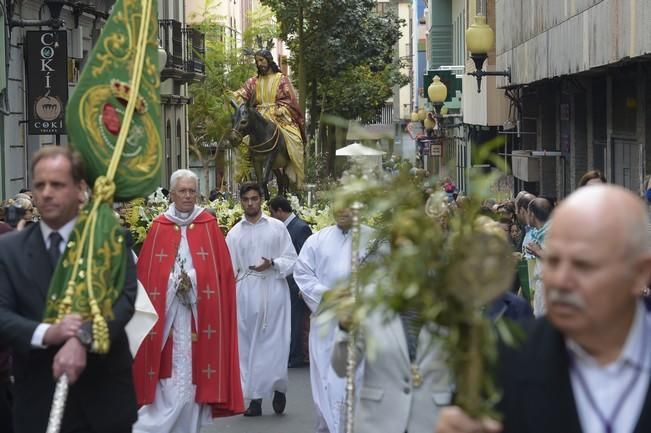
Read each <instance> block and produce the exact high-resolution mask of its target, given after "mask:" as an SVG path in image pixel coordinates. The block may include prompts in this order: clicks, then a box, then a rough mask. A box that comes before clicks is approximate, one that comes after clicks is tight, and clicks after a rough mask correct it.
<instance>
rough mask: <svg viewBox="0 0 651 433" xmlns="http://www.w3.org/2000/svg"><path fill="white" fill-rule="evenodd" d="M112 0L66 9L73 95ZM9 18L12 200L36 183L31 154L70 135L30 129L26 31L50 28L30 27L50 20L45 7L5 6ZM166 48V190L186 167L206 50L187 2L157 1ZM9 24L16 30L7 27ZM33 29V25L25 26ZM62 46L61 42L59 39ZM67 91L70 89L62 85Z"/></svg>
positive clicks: (6, 157)
mask: <svg viewBox="0 0 651 433" xmlns="http://www.w3.org/2000/svg"><path fill="white" fill-rule="evenodd" d="M113 4H114V1H113V0H97V1H95V2H93V4H90V3H85V2H76V3H72V2H66V3H65V4H64V5H63V8H62V10H61V14H60V18H61V19H62V20H63V25H62V26H61V27H60V28H59V29H58V30H60V31H64V32H65V44H66V50H65V52H66V53H65V59H60V58H59V59H58V61H60V62H62V65H63V66H62V67H61V69H63V70H64V71H65V74H64V75H65V76H66V79H65V82H66V83H67V90H68V94H72V92H73V91H74V89H75V86H76V83H77V80H78V79H79V75H80V72H81V69H82V68H83V65H84V62H85V59H86V57H87V56H88V54H89V52H90V51H91V49H92V47H93V45H94V43H95V42H96V41H97V39H98V38H99V35H100V32H101V30H102V27H103V25H104V23H105V22H106V19H107V18H108V15H109V13H110V10H111V7H112V6H113ZM3 12H4V13H5V15H6V16H5V17H4V18H5V19H4V20H3V22H5V26H4V29H3V30H4V34H5V35H6V38H3V40H6V41H7V43H6V45H4V46H3V47H2V50H0V51H1V54H2V57H3V58H4V64H5V65H6V68H5V69H4V70H3V73H2V74H0V92H1V96H0V101H1V105H2V108H1V109H0V113H1V114H0V155H1V157H0V197H2V198H3V199H4V198H10V197H12V196H13V195H15V194H16V193H17V192H18V191H19V190H20V189H22V188H29V187H30V183H31V179H30V173H29V164H30V160H31V158H32V155H33V154H34V153H35V152H37V151H38V150H39V149H40V148H41V147H42V146H48V145H66V144H67V135H66V134H65V132H63V133H60V134H54V133H53V134H43V131H40V132H41V133H40V134H38V135H37V134H35V133H34V131H33V130H30V127H28V122H27V120H28V118H29V113H28V111H29V107H30V102H29V100H28V95H27V88H28V87H29V85H30V81H29V80H30V79H31V80H33V79H34V78H33V77H30V76H29V74H28V71H27V63H28V59H29V58H30V56H34V55H36V54H37V53H33V52H27V51H28V49H26V48H25V47H26V42H27V38H26V36H27V32H28V31H33V30H39V29H40V30H47V29H49V26H47V25H41V26H38V25H33V24H34V22H35V21H39V20H47V19H49V18H50V14H49V11H48V7H46V4H45V3H44V2H42V1H35V0H25V1H23V2H11V1H9V2H3ZM158 13H159V17H160V20H159V21H160V39H161V44H162V46H163V48H164V49H165V51H166V52H167V64H166V65H165V68H164V69H163V73H162V80H161V81H162V83H161V96H162V97H161V100H162V101H161V102H162V113H163V119H162V131H161V136H162V137H163V145H164V152H165V164H164V166H163V170H162V174H161V185H163V186H167V183H168V181H169V180H168V179H169V175H170V173H171V171H173V170H175V169H177V168H179V167H184V166H186V164H187V158H188V157H187V154H188V151H187V137H188V133H187V104H188V103H189V102H190V100H189V98H188V97H187V83H188V82H191V81H192V80H195V79H201V77H202V75H203V65H202V62H201V60H200V58H199V56H198V55H197V54H198V53H199V52H200V50H201V49H202V44H203V39H202V35H201V34H198V33H197V32H193V31H192V30H191V29H188V28H187V27H186V25H185V12H184V1H183V0H159V2H158ZM8 23H11V25H8ZM26 24H28V25H26ZM57 42H58V40H57ZM64 86H66V84H64Z"/></svg>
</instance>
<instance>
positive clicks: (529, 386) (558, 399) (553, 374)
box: [498, 318, 651, 433]
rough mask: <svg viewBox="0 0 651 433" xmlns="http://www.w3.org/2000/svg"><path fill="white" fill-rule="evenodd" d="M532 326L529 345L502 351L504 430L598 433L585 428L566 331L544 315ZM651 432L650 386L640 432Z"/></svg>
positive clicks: (513, 432)
mask: <svg viewBox="0 0 651 433" xmlns="http://www.w3.org/2000/svg"><path fill="white" fill-rule="evenodd" d="M527 328H528V329H527V331H528V337H527V340H526V341H525V342H524V343H523V345H521V346H520V347H518V348H517V349H510V348H509V349H502V351H501V353H500V362H499V370H498V378H499V381H500V383H501V386H502V389H503V391H504V397H503V400H502V402H501V403H500V407H499V410H500V412H501V413H502V414H503V416H504V419H503V422H504V432H503V433H552V432H558V433H594V432H582V431H581V423H580V421H579V416H578V413H577V409H576V403H575V401H574V394H573V391H572V385H571V383H570V368H569V358H568V354H567V350H566V349H565V341H564V339H563V336H562V334H561V333H560V332H559V331H558V330H557V329H555V328H554V327H553V326H552V325H551V323H550V322H549V321H548V320H547V319H544V318H543V319H539V320H536V321H534V322H531V323H530V324H529V326H528V327H527ZM650 431H651V394H650V393H649V390H647V394H646V399H645V402H644V405H643V406H642V413H641V415H640V418H639V419H638V421H637V426H636V428H635V431H634V433H646V432H650Z"/></svg>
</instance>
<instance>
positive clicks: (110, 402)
mask: <svg viewBox="0 0 651 433" xmlns="http://www.w3.org/2000/svg"><path fill="white" fill-rule="evenodd" d="M32 186H33V192H34V199H35V201H36V205H37V206H38V209H39V212H40V214H41V221H40V223H38V224H32V225H31V226H30V227H28V228H26V229H25V230H23V231H17V232H12V233H9V234H6V235H3V236H1V237H0V345H1V344H7V345H9V346H11V348H12V349H13V357H14V360H13V361H14V362H13V375H14V379H15V384H14V428H15V432H16V433H34V432H44V431H45V429H46V426H47V421H48V416H49V412H50V407H51V404H52V397H53V393H54V387H55V381H56V379H57V378H58V377H60V376H61V375H62V374H64V373H65V374H66V375H67V376H68V378H69V381H70V383H71V386H70V391H69V394H68V399H67V404H66V408H65V412H64V417H63V424H62V429H61V431H62V432H63V433H126V432H131V425H132V424H133V422H135V420H136V417H137V414H136V402H135V394H134V390H133V384H132V375H131V362H132V358H131V354H130V352H129V344H128V341H127V337H126V334H125V332H124V326H125V325H126V323H127V322H128V320H129V319H130V318H131V316H132V315H133V311H134V302H135V297H136V288H137V286H136V284H137V283H136V277H135V275H136V272H135V266H134V264H133V260H131V256H130V255H127V256H128V257H129V258H128V262H127V263H128V264H127V277H126V281H125V284H124V287H123V290H122V293H121V294H120V296H119V297H118V298H117V299H116V301H115V302H114V304H113V315H114V317H113V319H112V320H109V321H108V329H109V337H110V341H111V348H110V351H109V352H108V353H107V354H105V355H98V354H95V353H92V352H90V351H89V348H90V347H91V344H92V326H91V323H90V322H84V321H82V318H81V316H80V315H78V314H70V315H67V316H65V317H64V318H63V319H62V320H61V321H60V322H59V323H57V324H46V323H42V321H43V316H44V311H45V304H46V295H47V293H48V287H49V283H50V278H51V277H52V273H53V271H54V269H55V267H56V263H57V261H58V257H59V256H60V255H61V254H62V253H63V251H64V250H65V245H66V243H67V240H68V238H69V236H70V233H71V232H72V229H73V227H74V224H75V221H76V219H77V215H78V212H79V209H80V206H81V204H82V203H83V201H84V198H85V197H84V194H85V191H86V189H87V187H86V182H85V181H84V168H83V161H82V160H81V158H80V156H79V155H78V154H76V153H72V152H71V151H70V150H69V149H67V148H62V147H51V148H45V149H43V150H41V151H39V152H38V153H37V154H36V155H35V157H34V160H33V162H32Z"/></svg>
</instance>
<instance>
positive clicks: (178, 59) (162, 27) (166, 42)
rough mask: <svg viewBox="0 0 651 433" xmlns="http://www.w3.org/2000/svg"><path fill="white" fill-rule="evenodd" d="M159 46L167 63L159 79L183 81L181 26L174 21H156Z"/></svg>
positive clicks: (183, 64)
mask: <svg viewBox="0 0 651 433" xmlns="http://www.w3.org/2000/svg"><path fill="white" fill-rule="evenodd" d="M158 24H159V37H160V40H161V45H162V47H163V49H164V50H165V52H166V53H167V63H165V66H164V67H163V70H162V72H161V78H162V79H163V80H166V79H168V78H173V79H175V80H183V74H184V72H185V63H184V61H183V36H184V35H183V31H182V29H183V26H182V25H181V22H180V21H176V20H158Z"/></svg>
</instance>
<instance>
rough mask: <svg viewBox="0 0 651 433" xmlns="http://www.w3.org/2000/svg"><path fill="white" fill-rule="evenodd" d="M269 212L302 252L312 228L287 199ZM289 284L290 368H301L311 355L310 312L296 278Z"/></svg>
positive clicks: (276, 200)
mask: <svg viewBox="0 0 651 433" xmlns="http://www.w3.org/2000/svg"><path fill="white" fill-rule="evenodd" d="M269 210H270V211H271V216H272V217H274V218H276V219H278V220H280V221H282V222H283V223H285V226H286V227H287V231H288V232H289V236H291V238H292V243H293V244H294V248H295V249H296V254H298V253H300V252H301V248H303V244H304V243H305V241H306V240H307V238H309V237H310V235H311V234H312V230H311V229H310V226H309V225H307V223H306V222H305V221H303V220H302V219H300V218H299V217H297V216H296V215H295V214H294V211H293V209H292V205H291V203H290V202H289V200H287V199H286V198H285V197H280V196H278V197H274V198H272V199H271V200H269ZM287 283H288V284H289V296H290V299H291V305H292V330H291V340H290V341H291V342H290V346H289V367H301V366H303V365H305V364H306V363H307V362H308V359H309V355H308V354H307V350H306V349H305V347H306V346H307V333H308V332H309V331H307V332H306V329H309V322H308V321H307V317H309V314H310V310H309V309H308V308H307V305H305V302H304V301H303V299H302V298H301V295H300V291H299V290H298V286H297V285H296V281H294V276H293V275H290V276H288V277H287Z"/></svg>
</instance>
